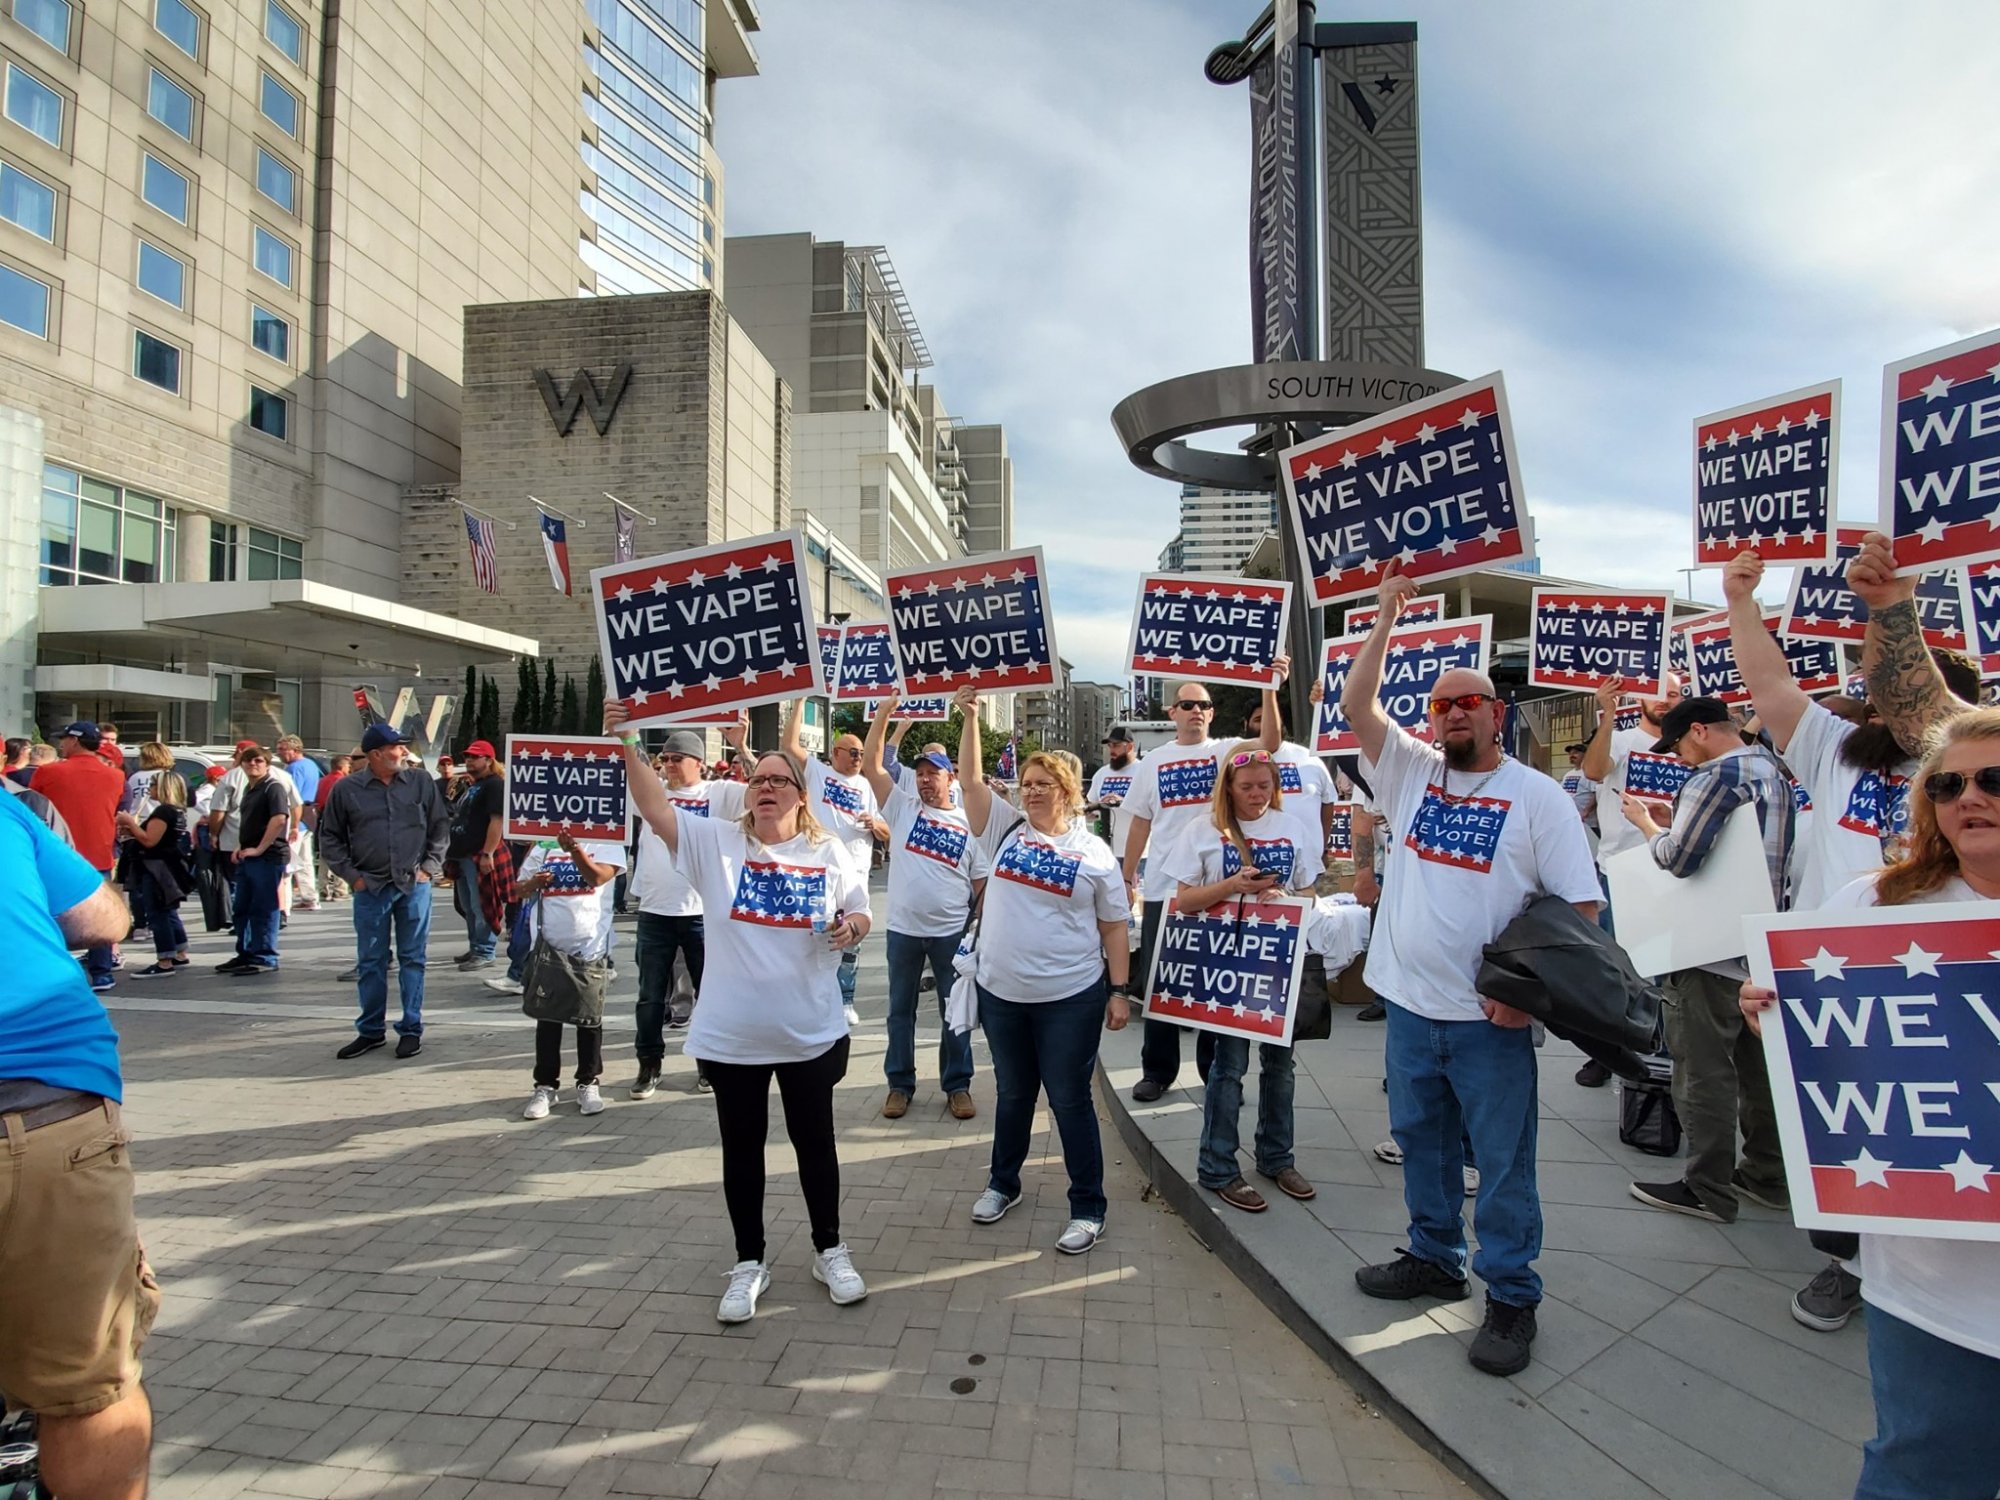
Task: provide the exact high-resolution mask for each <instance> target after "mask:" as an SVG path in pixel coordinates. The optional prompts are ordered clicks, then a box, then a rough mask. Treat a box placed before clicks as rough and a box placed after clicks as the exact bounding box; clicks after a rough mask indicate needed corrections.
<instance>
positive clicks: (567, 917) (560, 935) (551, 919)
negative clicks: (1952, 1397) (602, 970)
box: [521, 839, 625, 959]
mask: <svg viewBox="0 0 2000 1500" xmlns="http://www.w3.org/2000/svg"><path fill="white" fill-rule="evenodd" d="M580 847H581V848H582V850H583V852H584V853H585V854H586V855H588V856H589V857H590V860H591V862H592V863H593V864H597V865H604V866H608V867H609V868H611V869H614V870H622V869H624V868H625V846H624V845H622V844H613V843H608V842H604V841H600V840H595V839H593V840H587V841H585V842H584V843H582V844H581V845H580ZM530 875H547V876H548V877H549V880H550V884H549V886H548V888H547V889H546V890H544V891H543V892H542V899H541V900H540V901H539V902H538V903H536V908H535V919H534V921H535V928H534V930H535V933H536V935H537V936H539V937H544V938H547V939H548V942H549V946H550V947H551V948H554V949H555V950H556V951H557V952H558V953H568V954H570V955H572V956H574V957H576V958H585V959H590V958H602V957H604V956H605V954H607V953H609V952H610V951H611V921H610V917H611V902H610V899H609V897H610V893H611V882H610V881H608V880H607V881H605V882H604V884H602V885H598V884H595V883H594V882H593V881H592V880H591V878H590V877H589V876H588V875H587V874H585V873H584V869H583V866H581V865H580V864H578V863H577V862H576V859H575V858H574V857H573V856H572V855H571V854H570V853H569V851H567V850H566V849H564V848H563V847H562V846H561V845H560V844H557V843H556V842H554V841H553V840H544V841H543V842H541V843H539V844H537V845H535V847H534V848H533V849H531V850H529V851H528V857H527V859H526V860H525V861H523V862H522V865H521V879H523V880H525V879H527V878H528V877H529V876H530Z"/></svg>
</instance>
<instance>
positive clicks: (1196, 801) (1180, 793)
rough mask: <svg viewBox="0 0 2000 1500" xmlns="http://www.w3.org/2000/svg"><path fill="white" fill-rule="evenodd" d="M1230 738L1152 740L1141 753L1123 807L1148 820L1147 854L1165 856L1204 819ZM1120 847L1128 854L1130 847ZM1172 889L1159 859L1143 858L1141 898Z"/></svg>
mask: <svg viewBox="0 0 2000 1500" xmlns="http://www.w3.org/2000/svg"><path fill="white" fill-rule="evenodd" d="M1234 743H1235V741H1234V740H1203V741H1202V742H1201V743H1200V744H1198V745H1181V744H1166V745H1156V746H1154V747H1153V748H1152V749H1151V750H1149V751H1147V752H1146V755H1145V757H1144V758H1143V759H1142V760H1141V761H1140V762H1139V766H1138V769H1137V770H1136V771H1135V772H1134V773H1133V776H1132V790H1131V791H1129V792H1127V793H1126V794H1125V811H1126V812H1127V813H1129V814H1130V815H1131V816H1133V817H1135V818H1150V819H1152V823H1153V827H1152V834H1151V836H1150V838H1149V839H1148V841H1147V844H1146V851H1147V853H1148V855H1149V856H1159V855H1164V854H1165V853H1166V852H1167V851H1168V850H1170V849H1172V848H1173V846H1174V844H1175V842H1176V841H1177V840H1178V839H1179V838H1180V836H1181V835H1182V834H1183V833H1185V832H1186V831H1187V829H1188V826H1189V825H1190V824H1192V823H1206V822H1207V821H1208V809H1209V798H1210V797H1211V796H1213V795H1214V792H1215V774H1216V769H1217V765H1216V763H1217V760H1218V759H1219V758H1220V756H1221V755H1222V752H1223V751H1224V750H1226V749H1228V748H1229V746H1230V745H1232V744H1234ZM1125 852H1126V854H1129V853H1131V851H1130V850H1129V849H1128V850H1126V851H1125ZM1120 857H1121V858H1122V857H1123V856H1122V855H1121V856H1120ZM1173 894H1174V883H1173V881H1171V880H1169V879H1168V878H1167V876H1166V873H1165V872H1164V871H1163V870H1161V869H1160V860H1159V859H1158V858H1148V859H1147V861H1146V878H1145V884H1144V885H1143V886H1141V887H1140V895H1141V897H1142V898H1143V899H1145V900H1147V901H1165V900H1167V899H1169V898H1170V897H1172V895H1173Z"/></svg>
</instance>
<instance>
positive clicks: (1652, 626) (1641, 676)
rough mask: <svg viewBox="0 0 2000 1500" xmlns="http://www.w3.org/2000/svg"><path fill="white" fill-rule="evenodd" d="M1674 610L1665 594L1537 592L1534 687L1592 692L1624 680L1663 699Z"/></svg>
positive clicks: (1531, 646)
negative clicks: (1615, 678)
mask: <svg viewBox="0 0 2000 1500" xmlns="http://www.w3.org/2000/svg"><path fill="white" fill-rule="evenodd" d="M1672 612H1673V600H1672V598H1671V597H1670V596H1668V595H1666V594H1631V593H1615V592H1609V591H1606V590H1603V589H1590V590H1579V589H1536V590H1535V605H1534V620H1533V625H1532V628H1531V634H1530V638H1529V643H1528V684H1529V686H1531V687H1553V688H1570V689H1572V690H1577V689H1581V690H1589V689H1592V688H1595V687H1596V686H1597V685H1598V684H1599V683H1602V682H1607V681H1609V680H1610V679H1611V678H1613V677H1623V678H1624V679H1625V681H1626V683H1627V684H1628V685H1629V686H1630V688H1631V690H1632V691H1633V692H1635V693H1638V694H1641V695H1642V696H1644V697H1647V698H1657V697H1659V696H1660V694H1661V693H1662V692H1663V691H1664V686H1663V684H1662V682H1661V678H1662V677H1663V676H1664V675H1665V673H1666V670H1667V623H1668V621H1669V619H1670V618H1671V617H1672Z"/></svg>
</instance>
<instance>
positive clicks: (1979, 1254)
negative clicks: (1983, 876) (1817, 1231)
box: [1825, 715, 2000, 1359]
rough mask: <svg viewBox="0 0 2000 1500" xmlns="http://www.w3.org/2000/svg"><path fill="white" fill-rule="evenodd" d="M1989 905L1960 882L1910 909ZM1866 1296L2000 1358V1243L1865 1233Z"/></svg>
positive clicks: (1851, 900)
mask: <svg viewBox="0 0 2000 1500" xmlns="http://www.w3.org/2000/svg"><path fill="white" fill-rule="evenodd" d="M1829 717H1831V715H1829ZM1983 899H1985V898H1983V897H1982V896H1980V895H1979V893H1978V892H1976V891H1974V890H1973V889H1972V887H1971V886H1969V885H1967V884H1966V883H1965V882H1964V881H1963V880H1961V879H1958V878H1957V877H1955V876H1954V877H1953V878H1952V879H1951V880H1950V881H1948V882H1947V883H1946V884H1945V885H1944V886H1942V887H1941V888H1939V889H1938V890H1935V891H1932V892H1931V893H1930V894H1929V895H1927V896H1919V897H1917V899H1916V901H1914V902H1912V903H1911V904H1912V905H1926V906H1927V905H1931V904H1934V903H1940V902H1949V901H1980V900H1983ZM1875 904H1876V903H1875V882H1874V880H1873V879H1872V878H1869V877H1864V878H1862V879H1860V880H1856V881H1854V882H1852V883H1850V884H1849V885H1848V886H1846V887H1845V888H1844V889H1842V890H1840V891H1837V892H1835V893H1834V895H1833V896H1832V897H1831V898H1830V899H1829V900H1828V901H1827V902H1826V906H1825V909H1826V910H1828V911H1840V910H1850V911H1851V910H1854V909H1856V908H1862V907H1870V906H1874V905H1875ZM1861 1297H1862V1300H1863V1301H1865V1302H1867V1303H1868V1304H1869V1305H1870V1306H1871V1307H1879V1308H1881V1309H1882V1311H1884V1312H1886V1313H1888V1314H1889V1315H1890V1316H1891V1317H1893V1318H1901V1319H1902V1320H1903V1321H1904V1322H1905V1323H1908V1324H1910V1325H1912V1326H1913V1327H1916V1328H1921V1329H1923V1331H1924V1332H1925V1333H1928V1334H1931V1335H1933V1336H1934V1337H1936V1338H1941V1339H1943V1340H1944V1341H1945V1342H1946V1343H1949V1344H1956V1345H1958V1347H1959V1348H1961V1349H1970V1350H1972V1352H1973V1353H1975V1354H1983V1355H1985V1356H1986V1357H1987V1358H1988V1359H2000V1243H1994V1242H1991V1241H1980V1240H1933V1239H1923V1238H1919V1237H1918V1236H1916V1235H1908V1234H1864V1235H1862V1236H1861Z"/></svg>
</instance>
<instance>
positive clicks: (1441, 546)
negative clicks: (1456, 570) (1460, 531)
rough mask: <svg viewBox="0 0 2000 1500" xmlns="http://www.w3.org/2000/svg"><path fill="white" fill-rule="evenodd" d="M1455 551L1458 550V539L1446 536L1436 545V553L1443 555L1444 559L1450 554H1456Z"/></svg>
mask: <svg viewBox="0 0 2000 1500" xmlns="http://www.w3.org/2000/svg"><path fill="white" fill-rule="evenodd" d="M1457 550H1458V538H1457V537H1455V536H1448V537H1446V538H1445V539H1444V540H1443V541H1441V542H1439V543H1438V551H1439V552H1441V553H1443V554H1444V555H1445V556H1446V557H1450V556H1451V555H1452V553H1454V552H1456V551H1457Z"/></svg>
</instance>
